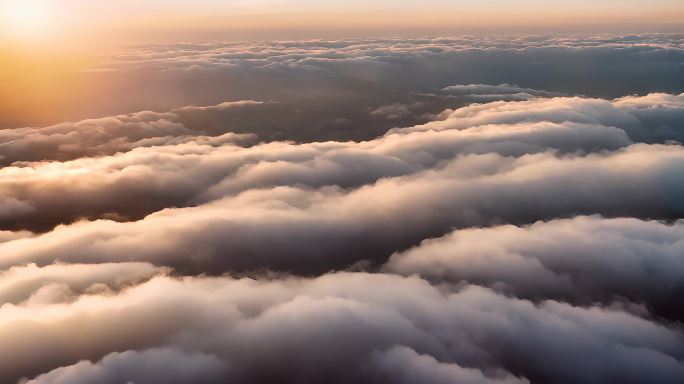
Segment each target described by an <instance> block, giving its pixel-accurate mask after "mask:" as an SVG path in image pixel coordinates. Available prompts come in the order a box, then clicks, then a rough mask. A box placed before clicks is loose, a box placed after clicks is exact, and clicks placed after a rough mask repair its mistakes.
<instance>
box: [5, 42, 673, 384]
mask: <svg viewBox="0 0 684 384" xmlns="http://www.w3.org/2000/svg"><path fill="white" fill-rule="evenodd" d="M681 49H682V46H681V36H679V35H644V36H621V37H616V36H612V37H607V36H601V37H584V38H580V37H547V36H536V37H534V36H528V37H520V38H507V39H504V38H478V39H476V38H466V37H464V38H448V39H447V38H444V39H404V40H399V39H376V40H373V39H362V40H335V41H299V42H295V41H293V42H286V41H283V42H274V43H269V44H266V43H263V44H261V43H258V44H257V43H255V44H247V43H206V44H191V43H187V44H174V45H164V46H146V47H137V48H133V49H132V50H129V51H128V52H127V53H124V54H122V55H121V56H119V57H116V58H114V59H112V60H111V62H110V63H107V68H100V70H104V69H107V71H108V72H107V73H109V74H110V75H112V74H113V73H116V74H117V76H118V78H119V79H123V80H122V81H123V83H126V81H129V80H130V81H132V80H136V81H137V83H136V84H137V85H136V87H137V88H136V89H137V90H139V92H138V93H131V98H130V99H125V101H127V102H130V103H131V105H136V106H137V107H139V108H137V109H125V110H124V111H120V112H117V113H115V114H111V116H109V117H99V118H90V119H86V120H81V121H78V120H75V121H74V122H67V123H60V124H56V125H48V126H45V127H34V128H16V127H14V128H8V129H1V130H0V164H1V168H0V382H2V383H22V384H29V383H30V384H67V383H68V384H73V383H75V384H80V383H82V384H86V383H95V382H96V383H102V384H110V383H111V384H124V383H136V384H156V383H161V382H163V383H179V384H180V383H206V384H218V383H226V382H238V383H242V382H250V383H278V384H281V383H320V382H327V383H406V384H409V383H434V384H441V383H453V382H458V383H471V384H537V383H539V384H544V383H560V384H565V383H567V384H584V383H586V384H599V383H631V382H638V383H663V384H669V383H672V384H675V383H677V384H678V383H679V382H680V381H681V378H682V377H684V328H683V327H682V324H683V322H684V312H682V308H681V305H680V302H681V295H682V294H684V283H683V282H684V241H683V240H682V239H684V221H682V220H684V203H683V202H682V198H681V197H682V196H684V178H683V177H682V175H684V146H683V143H684V126H682V121H683V119H684V94H682V93H681V92H682V91H684V89H679V88H677V86H676V84H678V83H677V81H676V80H677V79H678V78H679V77H681V74H680V73H679V72H677V73H673V72H672V71H673V68H675V67H677V68H678V67H679V66H681V63H682V62H684V60H683V59H684V57H682V56H681ZM626 58H630V60H627V59H626ZM587 60H588V61H587ZM561 62H563V63H566V64H567V65H568V66H569V67H572V68H575V69H577V68H580V69H581V68H587V69H586V70H585V71H586V72H584V73H576V74H574V75H573V74H568V73H564V72H563V68H565V67H564V66H563V65H565V64H563V65H561ZM578 62H585V63H587V62H589V63H592V64H591V65H585V66H579V65H576V64H577V63H578ZM523 63H525V64H524V65H523ZM538 63H542V64H543V65H542V64H539V65H541V69H540V68H536V66H537V65H538ZM453 68H458V69H459V71H461V72H459V73H456V72H454V71H455V70H454V69H453ZM497 68H498V69H502V68H505V70H501V71H499V70H493V69H497ZM606 68H611V71H609V72H606ZM522 69H525V71H522ZM636 69H639V70H640V71H641V72H640V73H639V74H638V75H637V74H636ZM409 70H410V71H409ZM649 71H650V72H649ZM523 72H524V73H523ZM580 72H581V71H580ZM645 72H648V73H647V74H644V73H645ZM97 73H100V72H97ZM102 73H104V72H102ZM407 73H411V74H412V75H411V76H407V75H406V74H407ZM530 73H533V74H535V76H538V77H539V81H540V82H543V81H546V82H545V85H544V86H539V83H537V80H535V79H532V78H531V77H530V75H529V74H530ZM598 74H603V76H598ZM551 78H554V79H555V78H557V80H556V81H550V80H549V79H551ZM589 78H591V79H596V78H599V79H600V80H599V81H595V82H596V84H593V85H592V84H589V83H590V82H589V81H588V80H587V79H589ZM626 78H630V79H631V80H633V81H632V82H631V83H630V84H631V85H629V84H628V85H619V86H618V85H616V84H617V83H619V82H621V81H623V80H624V79H626ZM664 79H667V80H668V85H667V86H664V85H663V84H664ZM208 84H211V86H208ZM226 84H232V86H231V87H225V85H226ZM621 84H622V83H621ZM181 85H183V86H182V87H181ZM176 86H178V87H180V88H182V89H184V92H182V95H183V97H181V98H179V99H177V100H176V101H177V102H180V101H182V102H184V103H185V104H180V105H162V104H164V103H163V100H161V95H166V94H169V95H171V94H172V93H173V92H171V91H169V89H170V88H173V87H176ZM625 87H627V88H629V90H628V91H626V92H622V91H623V90H625V89H626V88H625ZM124 88H125V87H124ZM542 89H543V90H542ZM231 92H233V93H231ZM634 93H636V94H634ZM156 94H159V95H157V96H160V98H156V97H155V95H156ZM138 97H144V98H145V99H146V100H151V102H152V101H154V102H156V101H157V100H161V101H162V102H161V104H159V105H151V104H146V103H145V102H139V100H137V99H136V98H138ZM122 100H124V99H122ZM226 100H228V101H226ZM92 106H93V108H95V109H97V108H96V106H97V100H95V99H94V100H93V104H92ZM141 109H149V110H146V111H139V110H141ZM136 110H138V111H139V112H134V111H136ZM56 351H58V353H57V352H56Z"/></svg>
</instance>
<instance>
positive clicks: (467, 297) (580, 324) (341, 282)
mask: <svg viewBox="0 0 684 384" xmlns="http://www.w3.org/2000/svg"><path fill="white" fill-rule="evenodd" d="M36 313H40V314H41V316H40V319H39V320H36V317H35V316H36ZM0 315H1V316H0V318H1V319H2V321H1V323H0V324H1V325H0V330H1V331H0V341H1V342H0V355H1V356H3V359H1V360H0V367H2V370H0V372H2V379H3V381H6V382H8V381H11V380H13V379H14V378H16V377H18V376H28V377H31V376H32V375H39V374H41V373H44V372H49V371H52V372H51V373H48V374H47V375H45V376H38V379H37V381H36V382H37V383H51V382H56V383H60V382H64V380H66V378H70V377H71V378H73V380H79V379H80V380H84V379H87V378H89V377H94V378H102V380H104V381H101V382H102V383H104V384H106V383H108V382H113V383H117V382H120V380H121V378H122V377H123V378H131V379H135V378H138V379H140V380H143V381H142V382H148V381H149V380H151V378H152V377H155V378H165V377H169V375H172V374H175V375H178V377H186V378H188V377H197V375H198V374H201V373H202V372H203V374H205V375H209V377H211V375H212V374H216V373H218V372H223V373H224V374H225V375H227V379H226V380H227V381H236V382H255V381H256V382H262V383H270V382H274V383H275V382H283V381H285V382H294V381H297V382H302V383H309V382H312V383H313V382H320V381H321V380H331V382H340V383H342V382H350V381H352V382H354V381H356V382H387V381H390V380H392V381H393V380H396V381H399V382H412V380H413V379H424V380H426V381H425V382H431V383H432V382H434V383H440V382H445V380H447V379H448V378H449V377H452V378H453V377H457V378H460V379H462V380H470V381H471V382H475V383H524V382H525V379H528V380H531V381H548V380H551V379H553V380H554V382H558V383H577V382H587V383H590V382H605V381H609V382H621V381H628V382H629V381H636V382H659V383H676V382H678V380H679V378H680V377H681V375H682V373H683V372H684V365H682V363H681V359H682V357H683V356H684V348H683V347H682V346H683V345H684V344H682V337H683V334H682V332H681V330H680V329H678V328H670V327H665V326H662V325H657V324H654V323H652V322H650V321H648V320H645V319H641V318H639V317H636V316H633V315H630V314H628V313H625V312H621V311H615V310H608V309H601V308H599V307H587V308H582V307H574V306H571V305H568V304H565V303H559V302H554V301H548V302H543V303H541V304H538V305H534V304H532V303H531V302H529V301H526V300H520V299H513V298H508V297H506V296H502V295H498V294H496V293H494V292H493V291H491V290H488V289H485V288H478V287H465V288H463V289H462V290H460V291H456V292H449V291H444V290H440V289H438V288H437V287H433V286H431V285H430V284H428V283H427V282H426V281H424V280H421V279H418V278H415V277H408V278H404V277H399V276H395V275H383V274H363V273H355V274H353V273H337V274H331V275H324V276H321V277H318V278H315V279H293V278H283V279H278V280H251V279H238V280H236V279H231V278H227V277H222V278H183V279H172V278H168V277H159V278H155V279H153V280H151V281H148V282H145V283H143V284H141V285H138V286H136V287H133V288H130V289H128V290H125V291H123V292H121V293H119V294H116V295H85V296H82V297H81V298H80V299H79V300H77V301H75V302H72V303H65V304H48V305H45V306H43V307H30V306H11V305H5V306H3V307H2V308H1V309H0ZM73 340H79V343H78V345H75V344H74V343H72V341H73ZM331 346H335V347H334V348H331ZM150 349H151V350H150ZM54 350H59V351H60V353H59V354H54V353H53V352H52V351H54ZM112 350H117V351H130V352H123V353H121V352H120V353H115V354H109V351H112ZM134 351H141V352H134ZM146 351H147V352H146ZM180 351H182V352H180ZM412 351H413V352H412ZM107 355H109V356H107ZM10 356H11V358H9V357H10ZM104 356H106V357H104ZM101 357H104V359H103V360H102V361H100V362H98V363H88V362H83V363H79V361H81V360H84V359H85V360H93V361H95V360H99V359H100V358H101ZM178 359H180V360H182V361H187V364H171V363H168V362H173V361H174V360H178ZM541 359H543V360H541ZM218 361H220V362H221V363H222V364H219V363H218ZM542 361H543V362H544V363H543V364H542V363H541V362H542ZM165 362H167V364H165ZM400 363H401V369H391V367H392V366H393V365H397V364H400ZM73 364H75V365H73ZM147 364H149V365H147ZM60 366H63V367H67V368H59V367H60ZM143 367H144V369H143ZM155 367H156V369H155ZM618 367H619V368H618ZM201 368H205V369H201ZM224 368H227V369H226V370H222V369H224ZM428 368H430V369H428ZM433 368H434V369H433ZM512 372H515V373H512ZM70 375H71V376H70ZM112 375H113V376H112ZM145 375H146V376H145ZM454 375H456V376H454ZM201 377H207V376H200V378H201ZM108 378H113V379H111V381H107V379H108ZM41 380H42V381H41ZM49 380H54V381H49ZM59 380H62V381H59ZM117 380H118V381H117ZM145 380H148V381H145ZM74 382H78V381H74ZM208 382H212V381H211V380H209V381H208ZM213 382H216V381H213ZM466 382H467V381H466Z"/></svg>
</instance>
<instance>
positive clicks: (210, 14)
mask: <svg viewBox="0 0 684 384" xmlns="http://www.w3.org/2000/svg"><path fill="white" fill-rule="evenodd" d="M0 3H2V4H3V6H2V14H3V15H2V16H3V18H4V19H5V23H3V24H4V26H5V27H4V29H5V30H6V31H5V32H9V33H4V35H5V36H12V35H22V34H23V35H30V36H31V37H32V38H33V39H34V40H35V39H38V38H43V39H45V38H46V37H47V36H49V37H51V38H54V37H55V36H60V35H64V34H68V33H71V35H69V36H70V37H71V38H72V39H75V37H74V36H78V40H84V38H85V37H97V38H98V39H101V38H103V35H107V36H108V37H109V38H118V39H119V40H160V39H161V40H175V39H178V38H179V37H185V38H195V37H196V38H222V37H236V38H250V37H256V38H269V39H270V38H280V37H285V38H289V37H308V36H311V37H325V36H329V35H331V34H337V35H348V36H350V35H379V34H416V33H421V32H422V33H431V32H432V33H448V32H491V33H499V32H511V31H521V32H526V33H529V32H555V31H571V32H579V31H586V32H598V31H606V32H636V31H638V32H658V31H672V30H677V29H680V27H681V25H682V21H683V20H684V10H683V9H682V8H683V7H682V6H681V1H679V0H650V1H648V0H603V1H589V0H561V1H554V2H549V1H544V0H518V1H510V0H481V1H465V0H452V1H446V0H422V1H419V0H399V1H397V0H395V1H391V0H363V1H362V0H351V1H344V2H340V1H330V0H322V1H321V0H318V1H314V0H299V1H294V0H251V1H243V0H240V1H219V0H199V1H197V0H194V1H190V0H148V1H134V0H121V1H116V2H100V1H90V0H2V1H0ZM17 9H19V11H17ZM17 13H19V14H20V17H19V19H20V20H19V22H17V20H16V19H17V18H16V17H15V16H16V14H17ZM13 18H14V20H12V19H13ZM7 19H10V20H9V22H7V21H8V20H7ZM27 19H28V21H27ZM27 23H28V24H30V28H27V26H26V24H27ZM17 24H19V25H17ZM27 29H28V31H27ZM41 31H42V35H41ZM47 31H49V33H46V32H47ZM23 37H26V36H23Z"/></svg>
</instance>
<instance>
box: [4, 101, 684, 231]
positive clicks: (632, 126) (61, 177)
mask: <svg viewBox="0 0 684 384" xmlns="http://www.w3.org/2000/svg"><path fill="white" fill-rule="evenodd" d="M664 97H666V96H665V95H651V96H647V97H646V98H626V99H622V100H620V101H619V102H610V101H605V100H598V99H581V98H551V99H547V98H540V99H535V100H532V101H528V102H494V103H489V104H483V105H475V106H469V107H464V108H460V109H456V110H455V111H453V112H450V113H447V114H446V116H445V117H444V118H443V119H440V120H436V121H433V122H431V123H428V124H425V125H419V126H414V127H408V128H401V129H395V130H392V131H391V132H390V133H388V134H386V135H384V136H380V137H378V138H375V139H372V140H367V141H361V142H314V143H299V144H298V143H292V142H279V141H276V142H270V143H262V144H259V145H255V144H253V145H249V144H246V142H245V140H248V141H249V140H253V138H252V137H251V136H243V135H234V134H231V133H224V134H222V135H221V136H218V137H205V136H181V137H180V138H178V139H171V138H164V139H163V140H162V141H161V142H159V143H156V142H147V144H146V145H145V146H143V147H138V148H133V149H131V150H129V151H127V152H125V153H120V154H116V155H113V156H105V157H101V158H87V157H86V158H80V159H76V160H73V161H67V162H54V161H53V162H43V163H20V164H16V165H15V166H12V167H6V168H4V169H2V170H0V175H2V176H3V178H2V180H1V181H0V195H2V196H3V197H4V198H5V199H6V201H7V202H6V203H5V205H7V206H8V208H7V209H5V211H6V212H5V213H4V214H0V225H2V227H4V228H7V229H32V230H39V231H44V230H48V229H50V228H52V227H53V226H55V225H57V224H60V223H69V222H72V221H74V220H77V219H79V218H90V219H97V218H114V219H116V220H119V221H122V220H136V219H141V218H142V217H144V216H145V215H147V214H150V213H152V212H155V211H158V210H160V209H163V208H167V207H185V206H192V205H195V204H197V203H200V202H206V201H209V200H215V199H219V198H221V197H224V196H227V195H235V194H238V193H241V192H245V191H248V190H250V189H256V188H264V187H275V186H299V185H301V186H308V187H313V188H318V187H323V186H326V185H335V186H340V187H343V188H353V187H358V186H361V185H363V184H368V183H372V182H374V181H376V180H378V179H381V178H385V177H396V176H402V175H409V174H414V173H416V172H419V171H423V170H426V169H429V168H435V167H437V166H439V165H440V163H441V162H444V161H447V160H450V159H452V158H454V157H457V156H461V155H466V154H471V153H481V154H484V153H497V154H500V155H504V156H522V155H525V154H530V153H538V152H544V151H549V150H555V151H557V152H559V153H574V152H595V151H602V150H616V149H619V148H622V147H626V146H628V145H630V144H632V143H633V142H634V141H635V140H636V139H630V137H629V135H632V136H637V137H639V136H641V138H642V139H648V138H647V137H645V136H648V135H642V134H640V133H639V132H658V130H659V129H661V128H662V127H666V126H665V125H663V124H660V123H658V124H656V123H653V124H644V123H642V122H641V120H639V118H638V117H636V116H635V115H634V114H636V113H641V111H644V110H648V111H649V114H650V116H651V117H649V119H650V120H649V121H651V122H655V121H657V120H658V119H656V118H655V116H658V111H659V110H661V111H663V113H664V116H665V117H664V118H663V119H661V120H668V119H671V116H670V115H672V114H673V113H680V112H677V111H680V110H681V108H682V107H681V106H680V105H679V104H678V103H679V100H680V98H681V97H680V96H671V99H672V100H673V101H672V102H670V104H666V103H664V102H661V101H659V100H660V99H659V98H661V99H662V98H664ZM649 100H653V102H652V103H649ZM616 103H618V106H616ZM626 103H631V104H630V106H629V107H622V105H626ZM247 105H248V106H254V104H253V103H247ZM634 105H641V107H635V106H634ZM257 106H258V104H257ZM235 108H238V109H239V110H241V109H242V108H245V107H244V106H240V107H235V103H228V104H224V105H220V106H214V107H188V108H185V109H184V110H185V111H190V110H192V111H202V113H207V111H225V110H227V111H231V112H230V113H233V112H232V111H234V110H235ZM250 108H251V107H250ZM620 108H626V110H625V111H623V110H622V109H620ZM179 113H180V112H179ZM184 113H185V112H184ZM219 120H220V119H219ZM673 124H674V123H673ZM670 126H671V127H673V128H667V130H669V131H667V130H665V131H662V132H665V134H663V135H661V137H660V139H658V140H650V139H649V140H647V141H649V142H650V141H658V142H660V141H664V140H665V139H668V140H675V139H677V138H678V136H677V135H678V134H679V133H677V131H676V126H675V125H670ZM662 129H665V128H662ZM635 132H636V133H635ZM667 132H670V133H667ZM636 141H638V140H636ZM17 145H19V144H17ZM19 147H21V145H19ZM28 153H33V152H30V151H29V152H28ZM123 196H136V198H135V199H133V201H132V199H130V198H126V199H125V201H122V200H121V199H122V197H123ZM57 199H58V200H59V201H60V202H59V204H56V203H55V200H57ZM12 207H13V208H12ZM10 208H11V209H10Z"/></svg>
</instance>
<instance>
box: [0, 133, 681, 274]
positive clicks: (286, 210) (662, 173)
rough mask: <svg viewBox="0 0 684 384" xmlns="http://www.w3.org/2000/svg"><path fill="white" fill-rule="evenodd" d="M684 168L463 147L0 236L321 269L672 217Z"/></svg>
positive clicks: (54, 246)
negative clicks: (450, 239) (419, 160)
mask: <svg viewBox="0 0 684 384" xmlns="http://www.w3.org/2000/svg"><path fill="white" fill-rule="evenodd" d="M158 164H160V166H168V164H165V163H164V162H160V163H158ZM222 164H225V161H223V162H222ZM682 167H684V150H683V149H682V147H681V146H674V145H671V146H663V145H646V144H639V145H632V146H630V147H627V148H625V149H623V150H620V151H616V152H608V153H596V154H591V155H582V156H557V155H556V154H554V153H552V152H551V153H549V152H543V153H538V154H531V155H523V156H521V157H506V156H501V155H496V154H491V153H488V154H482V155H480V154H477V155H466V156H462V157H457V158H455V159H454V160H451V161H448V162H446V163H442V165H441V166H439V167H437V168H435V169H426V170H424V171H420V172H417V173H414V174H411V175H407V176H398V177H393V178H384V179H381V180H378V181H377V182H375V183H371V184H369V185H365V186H362V187H360V188H355V189H348V190H345V189H341V188H339V187H337V186H323V187H320V188H308V187H289V186H283V187H271V186H268V187H267V186H263V187H261V188H254V189H250V190H247V191H245V192H242V193H238V194H235V195H229V196H226V197H224V198H221V199H219V200H215V201H212V202H208V203H204V204H200V205H198V206H196V207H189V208H181V209H174V208H170V209H166V210H163V211H160V212H157V213H155V214H152V215H149V216H147V217H146V218H144V219H142V220H139V221H133V222H123V223H117V222H112V221H106V220H100V221H93V222H80V223H77V224H75V225H72V226H63V227H58V228H56V229H55V230H54V231H51V232H49V233H46V234H44V235H41V236H36V237H32V238H26V239H19V240H15V241H9V242H5V243H2V244H0V253H2V254H3V258H2V260H0V266H4V267H8V266H11V265H16V264H25V263H37V264H39V265H45V264H49V263H51V262H53V261H55V260H63V261H68V262H77V263H93V262H111V261H131V260H135V261H146V262H151V263H153V264H155V265H169V266H173V267H175V268H180V269H183V270H185V271H194V272H206V271H213V272H222V271H226V270H250V269H262V268H265V269H273V270H281V271H293V272H300V273H320V272H325V271H329V270H332V269H337V268H344V267H347V266H349V265H350V264H353V263H354V262H357V261H359V260H364V259H371V260H374V261H384V260H385V259H386V258H387V257H389V256H390V255H391V254H392V253H393V252H395V251H399V250H402V249H405V248H407V247H410V246H413V245H416V244H417V243H418V242H420V241H421V240H423V239H425V238H429V237H434V236H439V235H442V234H444V233H447V232H448V231H450V230H452V229H453V228H455V227H456V228H466V227H471V226H487V225H491V224H496V223H501V222H505V223H513V224H526V223H533V222H535V221H538V220H550V219H553V218H558V217H571V216H575V215H578V214H601V215H604V216H609V217H620V216H632V217H641V218H659V219H676V218H678V217H681V215H682V209H684V208H683V207H682V205H681V203H680V199H679V196H681V194H682V191H683V190H684V184H682V182H681V180H680V178H678V175H680V174H681V172H682ZM347 168H349V169H353V168H350V167H347ZM173 171H174V172H175V170H173ZM281 174H282V171H281ZM276 175H277V173H276ZM153 176H154V177H159V175H158V174H155V175H153V174H150V176H149V178H152V177H153ZM195 182H196V181H195ZM129 193H130V192H129ZM129 196H130V195H129ZM125 201H129V200H128V199H126V200H125ZM406 223H411V225H406Z"/></svg>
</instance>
